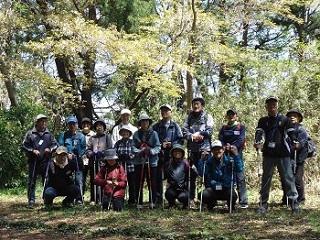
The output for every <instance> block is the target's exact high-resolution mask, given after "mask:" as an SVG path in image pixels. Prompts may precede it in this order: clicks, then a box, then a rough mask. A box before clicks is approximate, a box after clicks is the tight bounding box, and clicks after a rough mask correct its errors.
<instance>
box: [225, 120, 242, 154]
mask: <svg viewBox="0 0 320 240" xmlns="http://www.w3.org/2000/svg"><path fill="white" fill-rule="evenodd" d="M245 135H246V127H245V126H244V125H241V124H240V123H237V122H236V123H235V124H233V125H224V126H222V127H221V128H220V131H219V140H220V141H221V142H222V145H223V146H226V145H227V143H229V144H230V145H234V146H236V147H237V149H238V151H239V153H241V152H242V150H243V144H244V141H245Z"/></svg>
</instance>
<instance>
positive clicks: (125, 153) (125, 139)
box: [114, 125, 136, 206]
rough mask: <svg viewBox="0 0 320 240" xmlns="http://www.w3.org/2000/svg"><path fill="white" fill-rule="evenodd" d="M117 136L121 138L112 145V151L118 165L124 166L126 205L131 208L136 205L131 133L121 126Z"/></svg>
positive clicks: (128, 129)
mask: <svg viewBox="0 0 320 240" xmlns="http://www.w3.org/2000/svg"><path fill="white" fill-rule="evenodd" d="M119 135H120V136H121V137H122V138H121V139H120V140H118V141H117V142H116V143H115V144H114V149H115V150H116V152H117V155H118V157H119V164H121V165H122V166H124V168H125V171H126V176H127V182H128V192H129V198H128V204H129V205H130V206H132V205H133V204H135V203H136V197H135V191H136V190H135V181H136V175H135V172H134V164H133V158H134V154H133V153H132V142H133V140H132V139H131V138H130V137H131V136H132V132H131V129H130V127H129V126H127V125H123V126H122V128H121V129H120V130H119Z"/></svg>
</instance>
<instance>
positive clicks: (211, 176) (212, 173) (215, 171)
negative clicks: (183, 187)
mask: <svg viewBox="0 0 320 240" xmlns="http://www.w3.org/2000/svg"><path fill="white" fill-rule="evenodd" d="M222 159H223V160H222V162H221V161H220V160H217V159H215V158H214V157H213V156H212V157H210V158H209V159H208V160H207V161H206V162H205V161H204V160H203V159H200V160H199V163H198V164H199V167H198V171H199V175H200V176H203V169H204V162H205V163H206V164H205V185H206V187H211V188H215V186H216V185H217V184H220V185H222V186H223V187H225V188H231V175H232V160H233V161H234V163H233V172H234V173H237V172H242V171H243V162H242V160H241V158H240V155H239V154H238V155H236V156H234V157H230V159H229V158H228V156H227V154H225V153H224V154H223V157H222ZM233 179H234V181H235V177H234V178H233Z"/></svg>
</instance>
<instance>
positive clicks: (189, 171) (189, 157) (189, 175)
mask: <svg viewBox="0 0 320 240" xmlns="http://www.w3.org/2000/svg"><path fill="white" fill-rule="evenodd" d="M188 161H189V168H188V210H190V191H191V150H188Z"/></svg>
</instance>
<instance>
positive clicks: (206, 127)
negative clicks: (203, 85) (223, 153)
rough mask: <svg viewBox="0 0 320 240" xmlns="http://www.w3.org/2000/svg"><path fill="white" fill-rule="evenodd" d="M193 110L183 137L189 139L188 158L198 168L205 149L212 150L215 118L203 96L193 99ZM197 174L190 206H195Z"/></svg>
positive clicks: (192, 177) (184, 126)
mask: <svg viewBox="0 0 320 240" xmlns="http://www.w3.org/2000/svg"><path fill="white" fill-rule="evenodd" d="M191 103H192V111H191V112H190V113H189V114H188V116H187V117H186V118H185V120H184V123H183V128H182V133H183V137H184V138H185V139H186V140H187V148H188V155H189V156H188V159H189V161H191V162H192V163H190V165H195V167H196V168H198V160H199V159H200V158H201V153H202V152H203V151H207V152H210V143H211V137H212V134H213V118H212V116H211V115H210V114H209V113H207V112H206V111H205V110H204V107H205V101H204V99H203V98H201V97H196V98H194V99H193V100H192V102H191ZM196 177H197V176H196V175H195V174H192V175H191V182H190V185H191V186H190V188H191V191H190V207H191V208H195V207H196V206H195V203H194V198H195V189H196V184H195V182H196Z"/></svg>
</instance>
